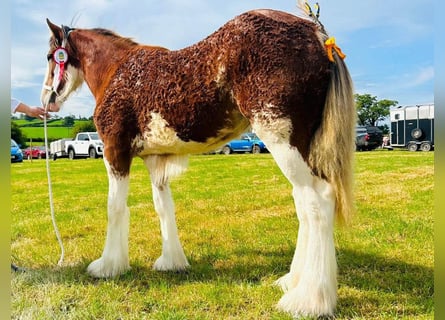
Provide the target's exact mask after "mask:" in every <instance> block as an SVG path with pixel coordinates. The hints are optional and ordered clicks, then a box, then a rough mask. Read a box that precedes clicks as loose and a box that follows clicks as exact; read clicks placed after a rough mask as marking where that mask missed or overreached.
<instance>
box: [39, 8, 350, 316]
mask: <svg viewBox="0 0 445 320" xmlns="http://www.w3.org/2000/svg"><path fill="white" fill-rule="evenodd" d="M47 23H48V26H49V28H50V30H51V33H52V34H51V38H50V43H49V44H50V48H49V53H48V71H47V74H46V78H45V80H44V86H43V89H42V96H41V100H42V103H44V105H46V106H48V108H49V110H50V111H58V110H59V108H60V106H61V105H62V104H63V102H64V101H65V100H66V99H67V98H68V97H69V95H70V94H71V93H72V92H73V91H74V90H76V89H77V88H78V87H79V86H80V85H81V84H82V83H83V82H84V81H85V82H86V83H87V84H88V86H89V88H90V90H91V92H92V93H93V95H94V97H95V99H96V108H95V111H94V120H95V123H96V127H97V130H98V132H99V134H100V136H101V138H102V140H103V142H104V145H105V151H104V162H105V166H106V169H107V172H108V178H109V193H108V227H107V236H106V241H105V247H104V250H103V253H102V256H101V257H100V258H99V259H97V260H95V261H93V262H92V263H91V264H90V265H89V267H88V272H89V273H90V274H91V275H92V276H94V277H113V276H116V275H119V274H122V273H123V272H125V271H126V270H128V269H129V268H130V264H129V257H128V230H129V216H130V213H129V209H128V207H127V195H128V187H129V172H130V165H131V162H132V159H133V158H134V157H140V158H142V159H143V161H144V163H145V165H146V167H147V169H148V171H149V174H150V177H151V184H152V189H153V201H154V207H155V210H156V212H157V213H158V215H159V219H160V226H161V233H162V255H161V256H160V257H159V258H158V259H157V260H156V262H155V264H154V269H156V270H183V269H186V268H187V267H189V263H188V261H187V258H186V255H185V254H184V251H183V249H182V246H181V243H180V240H179V237H178V231H177V226H176V222H175V208H174V203H173V199H172V195H171V191H170V187H169V180H170V179H171V178H172V177H173V176H175V175H177V174H179V173H181V172H182V171H183V170H185V169H186V167H187V164H188V155H189V154H193V153H203V152H206V151H209V150H214V149H216V148H217V147H218V146H221V145H222V144H224V143H225V142H227V141H229V140H231V139H233V138H235V137H237V136H239V135H240V134H241V133H242V132H244V131H245V130H246V129H247V128H248V127H249V126H251V127H252V128H253V129H254V131H255V132H256V133H257V134H258V136H259V137H260V138H261V139H262V140H263V141H264V142H265V144H266V145H267V148H268V149H269V150H270V152H271V153H272V155H273V157H274V159H275V161H276V163H277V164H278V166H279V167H280V169H281V170H282V172H283V174H284V175H285V176H286V177H287V179H288V180H289V181H290V183H291V184H292V187H293V192H292V194H293V197H294V201H295V206H296V210H297V216H298V219H299V223H300V224H299V230H298V239H297V245H296V250H295V254H294V257H293V260H292V264H291V266H290V272H289V273H288V274H286V275H285V276H283V277H282V278H280V279H279V280H278V281H277V284H279V285H280V286H281V287H282V288H283V290H284V291H285V294H284V296H283V297H282V298H281V300H280V301H279V303H278V307H279V308H280V309H282V310H285V311H288V312H290V313H292V314H293V315H295V316H300V315H316V316H318V315H332V314H333V312H334V309H335V306H336V300H337V280H336V279H337V276H336V273H337V265H336V257H335V247H334V239H333V232H334V231H333V228H334V219H335V216H338V217H340V218H343V219H347V217H348V216H349V215H350V214H351V212H352V211H353V203H352V202H353V201H352V190H351V185H352V170H353V168H352V160H353V159H352V157H353V151H354V140H353V129H354V124H355V107H354V102H353V88H352V82H351V79H350V76H349V73H348V71H347V68H346V66H345V64H344V62H343V60H342V59H341V58H340V57H339V54H338V53H337V52H333V59H330V58H332V56H331V57H330V56H329V55H332V52H328V51H327V50H326V47H325V41H326V39H327V38H328V36H327V34H326V33H325V32H324V29H323V28H322V26H320V25H319V24H317V23H315V22H314V21H312V20H311V19H309V18H308V17H307V18H302V17H297V16H294V15H291V14H288V13H284V12H280V11H274V10H255V11H250V12H247V13H244V14H241V15H239V16H237V17H235V18H234V19H233V20H230V21H229V22H227V23H226V24H225V25H224V26H222V27H221V28H220V29H219V30H217V31H216V32H214V33H213V34H211V35H210V36H208V37H207V38H205V39H204V40H202V41H200V42H198V43H196V44H194V45H192V46H189V47H187V48H184V49H181V50H177V51H170V50H167V49H164V48H160V47H153V46H148V45H141V44H138V43H135V42H134V41H132V40H130V39H128V38H124V37H121V36H119V35H117V34H116V33H114V32H111V31H109V30H105V29H73V28H69V27H66V26H65V27H64V26H62V27H59V26H56V25H54V24H53V23H51V22H50V21H49V20H47ZM331 60H332V61H331Z"/></svg>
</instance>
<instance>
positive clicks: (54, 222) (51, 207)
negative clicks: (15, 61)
mask: <svg viewBox="0 0 445 320" xmlns="http://www.w3.org/2000/svg"><path fill="white" fill-rule="evenodd" d="M47 108H48V105H46V106H45V111H46V112H48V110H47ZM43 131H44V134H45V149H46V150H45V152H46V173H47V177H48V194H49V207H50V210H51V220H52V222H53V226H54V232H55V233H56V237H57V241H58V242H59V246H60V250H61V254H60V259H59V262H58V263H57V264H58V265H59V266H61V265H62V263H63V258H64V257H65V249H64V247H63V242H62V237H61V236H60V232H59V228H57V223H56V216H55V214H54V202H53V190H52V185H51V172H50V170H49V152H48V132H47V131H48V130H47V125H46V116H44V117H43Z"/></svg>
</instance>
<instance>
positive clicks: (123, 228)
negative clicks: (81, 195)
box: [88, 158, 130, 278]
mask: <svg viewBox="0 0 445 320" xmlns="http://www.w3.org/2000/svg"><path fill="white" fill-rule="evenodd" d="M104 163H105V166H106V168H107V172H108V182H109V190H108V225H107V237H106V240H105V247H104V250H103V253H102V256H101V257H100V258H99V259H97V260H95V261H93V262H92V263H91V264H90V265H89V266H88V273H90V274H91V275H92V276H93V277H98V278H105V277H114V276H116V275H119V274H122V273H124V272H125V271H127V270H128V269H130V264H129V260H128V230H129V218H130V211H129V209H128V207H127V195H128V186H129V175H128V174H127V175H124V176H121V175H119V174H116V172H115V171H113V170H112V169H111V167H110V164H109V163H108V161H107V160H106V159H105V158H104Z"/></svg>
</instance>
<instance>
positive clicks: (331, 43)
mask: <svg viewBox="0 0 445 320" xmlns="http://www.w3.org/2000/svg"><path fill="white" fill-rule="evenodd" d="M324 46H325V48H326V53H327V54H328V59H329V61H331V62H334V56H333V52H332V51H333V50H335V52H337V54H338V56H339V57H340V58H341V59H344V58H345V57H346V55H345V54H344V53H343V52H342V51H341V49H340V48H339V47H338V46H337V45H336V44H335V38H334V37H330V38H329V39H328V40H326V41H325V43H324Z"/></svg>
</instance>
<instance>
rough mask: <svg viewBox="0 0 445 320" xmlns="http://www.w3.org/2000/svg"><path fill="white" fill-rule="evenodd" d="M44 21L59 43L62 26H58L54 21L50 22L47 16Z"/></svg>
mask: <svg viewBox="0 0 445 320" xmlns="http://www.w3.org/2000/svg"><path fill="white" fill-rule="evenodd" d="M46 23H47V24H48V27H49V29H50V30H51V32H52V34H53V35H54V37H55V38H56V39H57V42H58V43H61V42H62V28H60V27H59V26H57V25H55V24H54V23H52V22H51V21H49V19H48V18H46Z"/></svg>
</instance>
